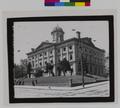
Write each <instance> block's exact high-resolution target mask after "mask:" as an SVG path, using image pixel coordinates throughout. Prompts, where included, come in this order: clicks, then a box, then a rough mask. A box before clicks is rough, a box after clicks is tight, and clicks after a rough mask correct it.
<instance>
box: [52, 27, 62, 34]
mask: <svg viewBox="0 0 120 108" xmlns="http://www.w3.org/2000/svg"><path fill="white" fill-rule="evenodd" d="M56 31H57V32H63V33H64V31H63V29H62V28H61V27H59V26H58V25H57V26H56V27H55V28H54V29H53V31H52V32H51V33H53V32H56Z"/></svg>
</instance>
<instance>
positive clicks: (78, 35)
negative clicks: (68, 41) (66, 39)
mask: <svg viewBox="0 0 120 108" xmlns="http://www.w3.org/2000/svg"><path fill="white" fill-rule="evenodd" d="M76 35H77V38H78V39H80V32H79V31H76Z"/></svg>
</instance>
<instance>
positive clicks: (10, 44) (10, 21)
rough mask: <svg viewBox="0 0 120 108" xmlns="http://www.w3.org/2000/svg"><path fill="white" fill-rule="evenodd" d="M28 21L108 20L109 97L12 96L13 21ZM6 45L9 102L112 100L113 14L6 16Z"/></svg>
mask: <svg viewBox="0 0 120 108" xmlns="http://www.w3.org/2000/svg"><path fill="white" fill-rule="evenodd" d="M30 21H34V22H37V21H46V22H47V21H108V22H109V60H110V64H109V69H110V96H109V97H70V98H66V97H64V98H15V97H14V79H13V67H14V53H13V52H14V45H13V42H14V36H13V25H14V22H30ZM7 45H8V46H7V47H8V70H9V72H8V73H9V74H8V75H9V76H8V77H9V80H8V81H9V82H8V83H9V103H55V102H57V103H69V102H70V103H72V102H74V103H75V102H114V98H115V97H114V89H115V87H114V74H115V73H114V16H113V15H93V16H49V17H19V18H7Z"/></svg>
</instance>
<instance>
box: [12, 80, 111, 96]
mask: <svg viewBox="0 0 120 108" xmlns="http://www.w3.org/2000/svg"><path fill="white" fill-rule="evenodd" d="M14 88H15V98H42V97H96V96H97V97H107V96H109V81H106V82H100V83H95V84H89V85H86V86H85V88H83V87H82V86H78V87H72V88H71V87H48V86H47V87H41V86H15V87H14Z"/></svg>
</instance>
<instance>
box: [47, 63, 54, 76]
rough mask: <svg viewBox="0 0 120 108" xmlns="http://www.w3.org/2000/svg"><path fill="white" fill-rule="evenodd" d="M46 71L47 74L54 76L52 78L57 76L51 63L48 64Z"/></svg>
mask: <svg viewBox="0 0 120 108" xmlns="http://www.w3.org/2000/svg"><path fill="white" fill-rule="evenodd" d="M46 71H47V73H49V75H50V73H51V74H52V76H55V75H54V73H53V65H52V64H51V63H46Z"/></svg>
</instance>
